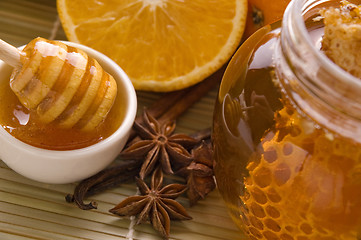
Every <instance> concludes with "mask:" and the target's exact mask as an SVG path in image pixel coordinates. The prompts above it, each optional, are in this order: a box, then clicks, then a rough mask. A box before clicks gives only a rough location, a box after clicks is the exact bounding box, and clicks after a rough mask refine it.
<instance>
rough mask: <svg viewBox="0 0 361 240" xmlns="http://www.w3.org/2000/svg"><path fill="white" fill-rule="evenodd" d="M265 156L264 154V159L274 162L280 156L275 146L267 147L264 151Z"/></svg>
mask: <svg viewBox="0 0 361 240" xmlns="http://www.w3.org/2000/svg"><path fill="white" fill-rule="evenodd" d="M263 156H264V159H265V160H266V161H267V162H269V163H273V162H274V161H276V160H277V158H278V156H277V151H276V149H275V148H274V147H269V148H267V149H266V151H265V152H264V154H263Z"/></svg>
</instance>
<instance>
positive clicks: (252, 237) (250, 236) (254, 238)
mask: <svg viewBox="0 0 361 240" xmlns="http://www.w3.org/2000/svg"><path fill="white" fill-rule="evenodd" d="M249 239H250V240H257V238H256V237H254V236H252V235H249Z"/></svg>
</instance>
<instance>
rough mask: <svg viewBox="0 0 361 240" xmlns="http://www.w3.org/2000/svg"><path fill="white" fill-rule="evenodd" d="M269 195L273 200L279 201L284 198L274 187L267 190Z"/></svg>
mask: <svg viewBox="0 0 361 240" xmlns="http://www.w3.org/2000/svg"><path fill="white" fill-rule="evenodd" d="M267 197H268V199H269V200H270V201H271V202H274V203H278V202H280V201H281V200H282V198H281V196H280V195H279V194H278V193H277V191H276V190H275V189H273V188H270V189H268V190H267Z"/></svg>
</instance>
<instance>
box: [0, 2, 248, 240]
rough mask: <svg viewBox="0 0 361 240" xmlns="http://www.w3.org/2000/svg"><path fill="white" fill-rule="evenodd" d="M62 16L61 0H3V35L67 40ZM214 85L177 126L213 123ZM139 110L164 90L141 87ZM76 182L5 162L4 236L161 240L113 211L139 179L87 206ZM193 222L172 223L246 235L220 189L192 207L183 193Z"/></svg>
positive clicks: (1, 175)
mask: <svg viewBox="0 0 361 240" xmlns="http://www.w3.org/2000/svg"><path fill="white" fill-rule="evenodd" d="M58 26H59V22H58V21H57V12H56V3H55V0H32V1H30V0H28V1H26V0H0V38H1V39H3V40H5V41H7V42H9V43H11V44H13V45H15V46H21V45H24V44H26V43H28V42H29V41H30V40H31V39H33V38H35V37H38V36H40V37H44V38H51V39H58V40H66V37H65V35H64V32H63V31H62V29H61V26H60V27H58ZM216 94H217V90H216V89H214V90H213V91H211V92H210V93H209V94H208V95H207V96H205V97H203V98H202V99H201V100H200V101H199V102H197V103H196V104H195V105H194V106H193V107H192V108H191V109H189V110H188V111H187V112H186V113H185V114H183V115H182V116H181V117H180V118H179V119H178V125H177V131H178V132H185V133H191V132H193V131H195V130H198V129H204V128H205V127H208V126H211V123H212V112H213V104H214V99H215V97H216ZM137 95H138V102H139V110H140V109H142V108H143V106H147V105H149V104H151V103H152V102H153V101H154V100H156V99H157V98H158V97H159V94H155V93H149V92H137ZM74 187H75V184H66V185H49V184H44V183H39V182H35V181H32V180H29V179H26V178H25V177H23V176H20V175H19V174H17V173H15V172H14V171H12V170H11V169H9V168H8V167H7V166H6V165H5V164H4V163H3V162H2V161H0V239H1V240H6V239H12V240H13V239H20V240H22V239H51V240H54V239H64V240H70V239H94V240H108V239H109V240H110V239H142V240H143V239H161V238H160V237H159V235H158V233H157V232H155V231H154V230H153V229H152V227H151V226H150V225H149V224H141V225H137V226H135V227H133V222H132V221H131V220H130V219H128V218H119V217H117V216H115V215H112V214H110V213H108V210H109V209H110V208H112V207H113V206H114V205H116V204H117V203H119V202H120V201H122V200H123V199H124V198H126V197H127V196H129V195H134V194H135V193H136V192H137V189H136V186H135V185H134V184H126V185H121V186H120V187H118V188H115V189H112V190H110V191H107V192H105V193H102V194H99V195H96V196H94V197H93V198H91V199H92V200H96V201H97V202H98V203H99V205H98V209H96V210H91V211H84V210H80V209H78V208H77V207H76V206H75V205H73V204H69V203H67V202H66V201H65V199H64V197H65V195H66V194H67V193H71V192H72V191H73V189H74ZM180 202H181V203H183V204H184V205H185V206H186V208H187V211H188V212H189V214H190V215H191V216H192V217H193V220H191V221H184V222H172V225H171V239H192V240H193V239H195V240H203V239H204V240H205V239H207V240H208V239H210V240H213V239H214V240H216V239H230V240H238V239H246V238H245V237H244V236H243V235H242V234H241V233H240V232H239V231H238V229H237V228H236V227H235V225H234V223H233V222H232V221H231V219H230V218H229V216H228V214H227V212H226V208H225V206H224V203H223V201H222V199H221V198H220V196H219V194H218V191H217V190H215V191H214V192H212V193H211V194H210V195H209V196H208V197H207V198H206V199H205V200H202V201H200V202H199V204H197V205H196V206H194V207H189V205H188V202H187V200H186V199H185V198H180Z"/></svg>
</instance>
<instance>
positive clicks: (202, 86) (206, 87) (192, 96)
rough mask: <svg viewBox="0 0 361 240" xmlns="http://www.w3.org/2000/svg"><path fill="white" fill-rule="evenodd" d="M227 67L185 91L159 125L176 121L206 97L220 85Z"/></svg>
mask: <svg viewBox="0 0 361 240" xmlns="http://www.w3.org/2000/svg"><path fill="white" fill-rule="evenodd" d="M224 70H225V67H222V68H221V69H219V70H218V71H217V72H215V73H214V74H212V75H211V76H210V77H208V78H206V79H205V80H203V81H202V82H200V83H198V84H196V85H194V86H192V87H190V88H187V89H185V90H184V92H185V93H184V94H183V95H182V97H181V98H180V99H178V100H177V101H176V102H175V104H174V105H173V106H172V107H171V108H169V109H168V110H167V111H165V112H164V113H163V114H162V115H161V116H160V117H159V118H157V120H158V121H159V123H161V124H162V123H164V122H167V121H173V120H176V119H177V118H178V117H179V116H180V115H182V114H183V113H184V112H185V111H186V110H187V109H188V108H189V107H191V106H192V105H193V104H194V103H196V102H197V101H198V100H199V99H200V98H202V97H203V96H204V95H206V94H207V93H208V92H209V91H210V90H211V89H212V88H213V87H215V86H216V85H217V84H219V83H220V81H221V79H222V76H223V73H224Z"/></svg>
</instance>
